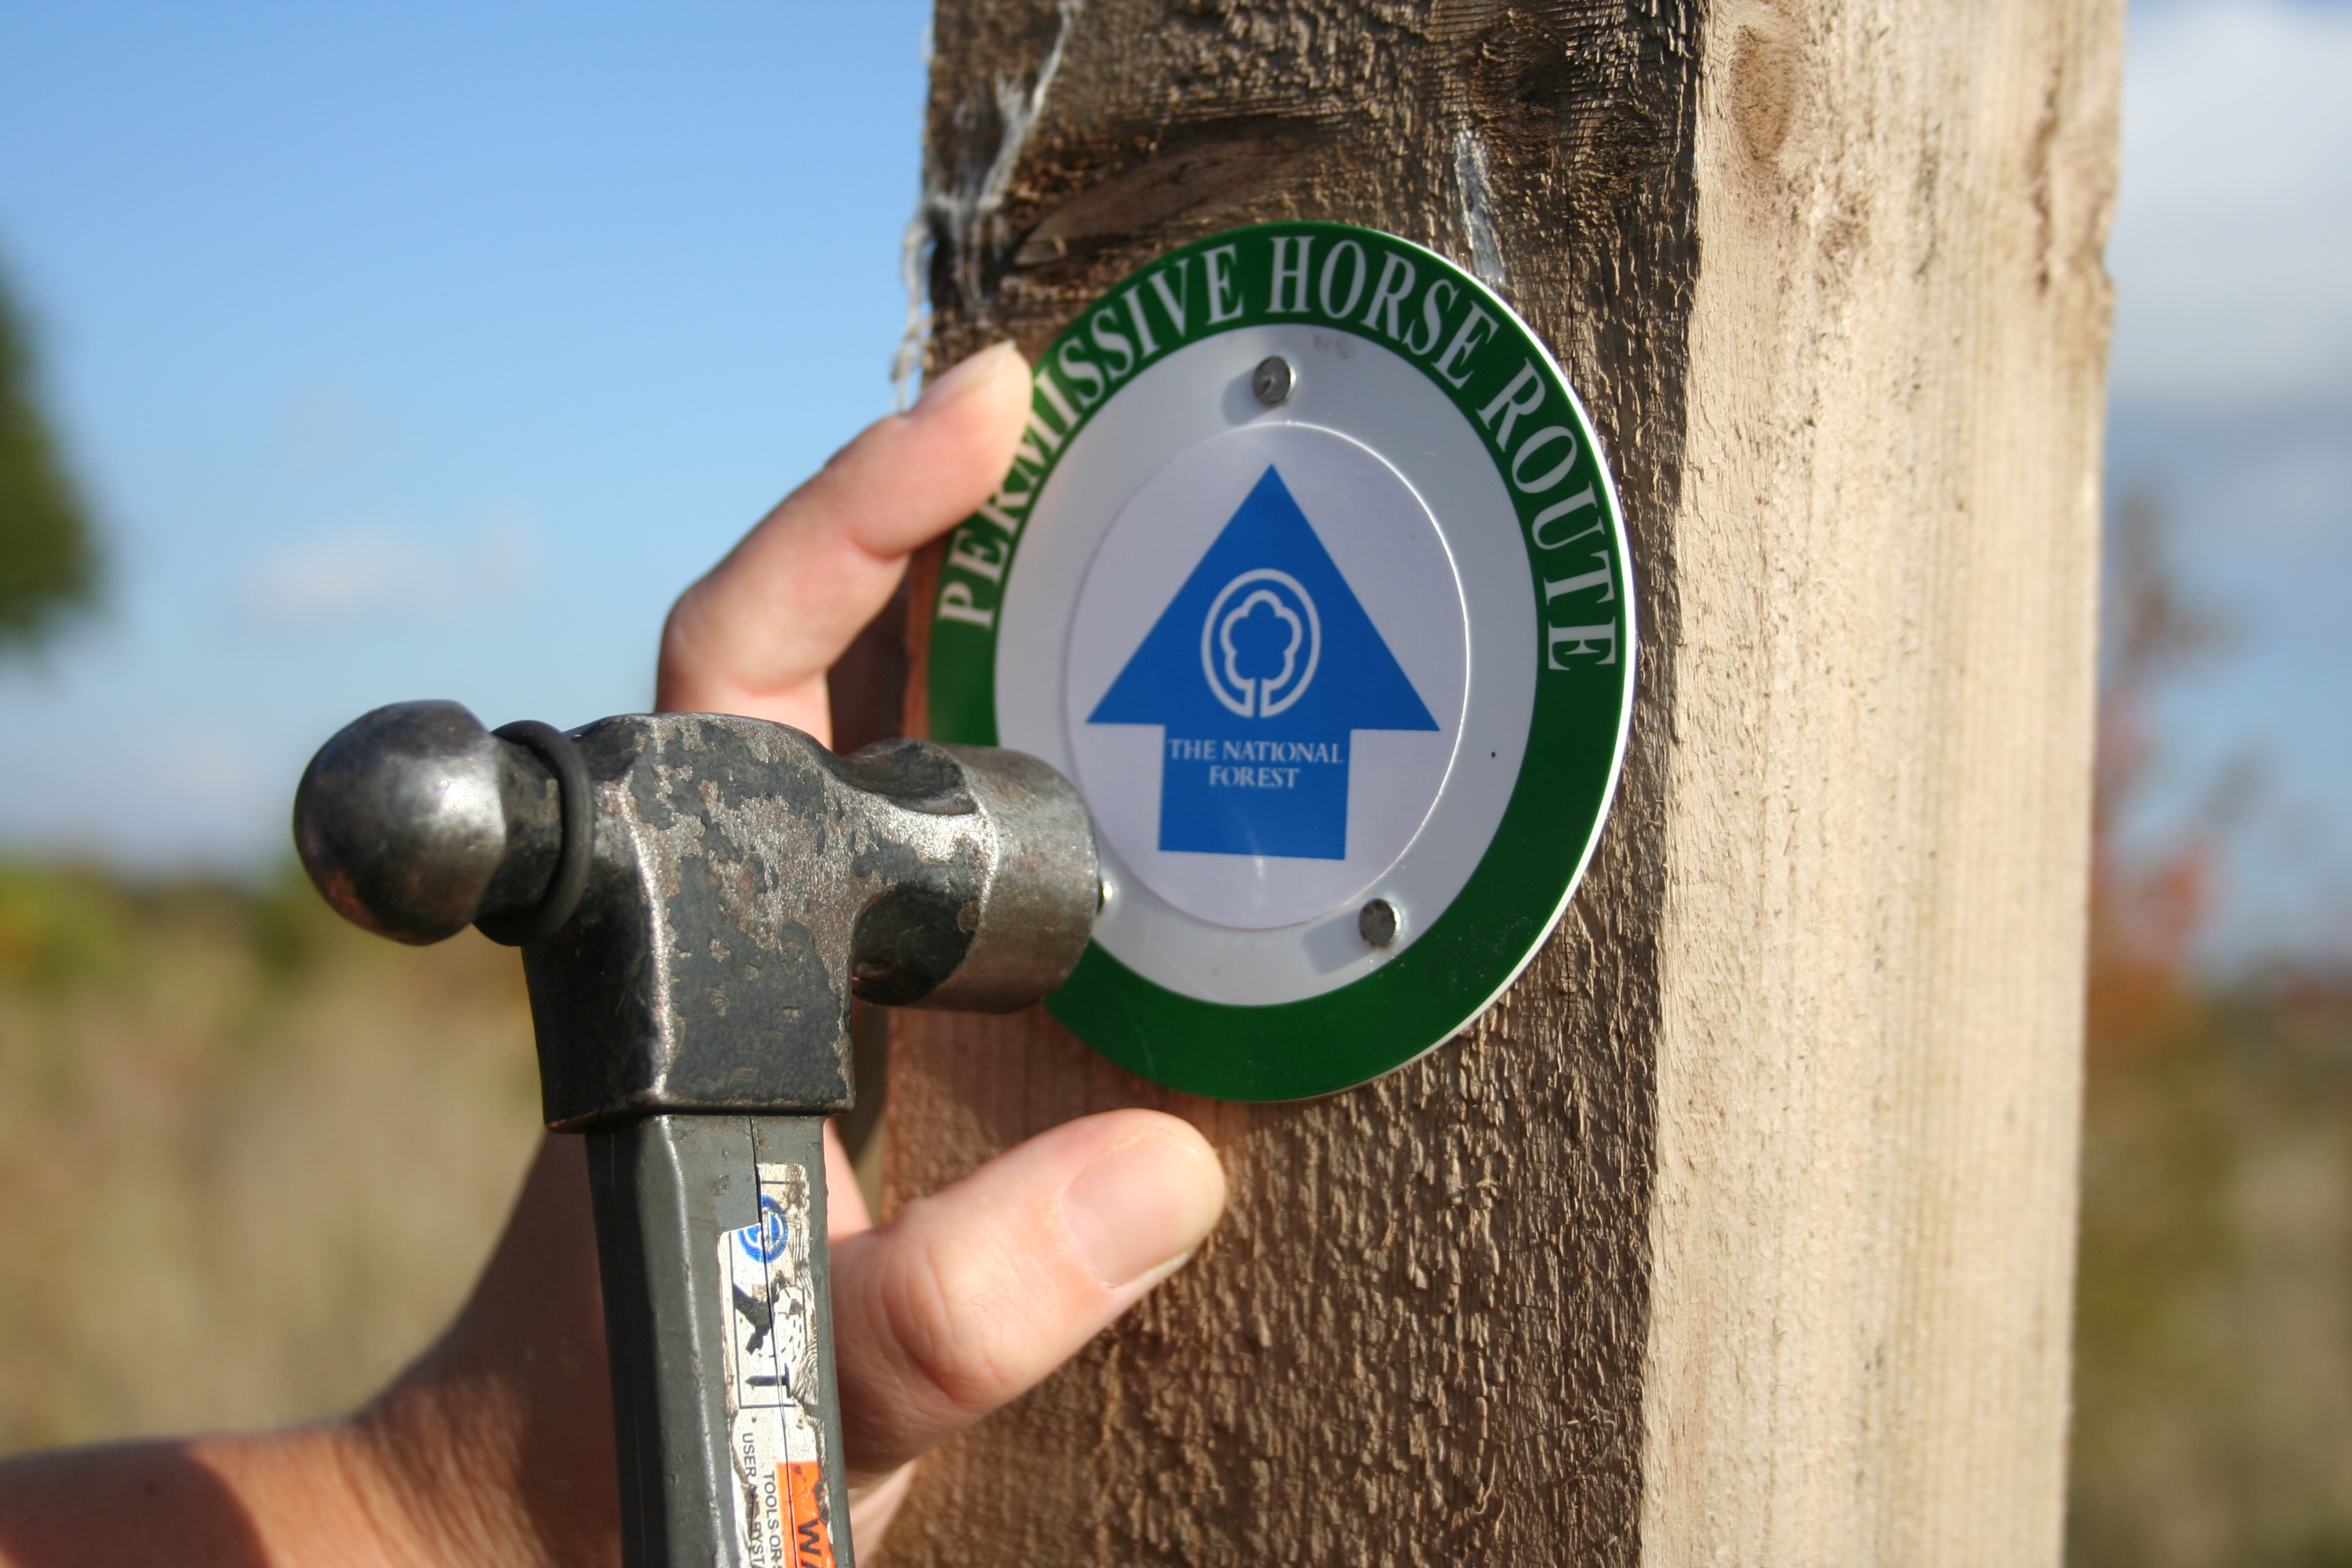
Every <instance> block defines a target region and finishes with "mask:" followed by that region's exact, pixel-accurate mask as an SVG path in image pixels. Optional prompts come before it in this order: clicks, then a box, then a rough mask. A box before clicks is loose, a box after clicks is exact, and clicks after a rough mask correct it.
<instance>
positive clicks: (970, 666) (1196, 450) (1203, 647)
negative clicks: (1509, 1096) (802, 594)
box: [929, 223, 1634, 1100]
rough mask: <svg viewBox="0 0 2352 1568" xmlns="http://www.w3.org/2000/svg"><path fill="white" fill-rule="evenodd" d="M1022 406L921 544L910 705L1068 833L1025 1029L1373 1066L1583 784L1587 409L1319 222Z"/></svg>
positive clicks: (1111, 295)
mask: <svg viewBox="0 0 2352 1568" xmlns="http://www.w3.org/2000/svg"><path fill="white" fill-rule="evenodd" d="M1030 409H1031V412H1030V422H1029V428H1028V431H1027V433H1026V435H1025V436H1024V438H1023V441H1022V444H1021V447H1020V448H1019V451H1018V453H1017V455H1016V456H1015V458H1014V460H1013V469H1012V471H1011V472H1010V473H1009V474H1008V475H1007V476H1006V477H1005V480H1004V483H1003V487H1002V488H1001V489H999V490H998V492H997V494H996V495H995V496H994V497H992V499H991V500H989V501H988V502H987V503H986V504H984V505H983V506H982V507H981V509H980V510H978V511H977V512H975V513H973V514H972V516H971V517H970V518H969V519H967V520H966V521H964V522H963V523H962V524H961V525H960V526H959V527H958V528H957V529H956V530H955V531H954V533H953V534H952V535H950V539H949V542H948V549H947V554H946V558H945V560H944V561H943V563H941V570H940V583H939V587H938V590H937V592H936V594H935V595H934V597H933V599H932V605H931V622H930V685H929V707H930V730H931V734H932V735H933V737H934V738H936V739H938V740H942V741H956V742H969V743H973V744H980V745H1000V746H1010V747H1013V748H1014V749H1016V750H1019V751H1024V752H1031V753H1033V754H1034V755H1036V756H1039V757H1042V758H1044V759H1045V761H1047V762H1049V763H1053V764H1054V765H1055V767H1057V768H1059V769H1060V770H1061V771H1062V772H1063V773H1066V774H1067V775H1068V776H1069V777H1071V778H1072V779H1074V780H1076V783H1077V784H1078V787H1079V789H1080V791H1081V792H1082V793H1083V794H1084V795H1085V796H1086V799H1087V806H1088V808H1089V809H1090V810H1091V811H1092V812H1093V813H1094V816H1095V821H1096V824H1097V829H1098V832H1099V838H1100V845H1101V849H1102V861H1103V874H1104V881H1105V887H1106V892H1107V897H1106V900H1105V903H1104V906H1103V911H1102V915H1101V917H1100V919H1099V920H1098V921H1097V923H1096V927H1095V933H1094V941H1093V942H1092V944H1091V945H1089V946H1088V948H1087V953H1086V956H1085V958H1084V959H1083V960H1081V961H1080V963H1079V964H1078V967H1077V971H1076V973H1074V974H1072V975H1071V977H1070V980H1069V982H1068V984H1066V985H1064V986H1063V987H1062V989H1061V990H1060V991H1058V992H1056V993H1055V995H1054V996H1053V998H1052V999H1051V1000H1050V1001H1049V1002H1048V1003H1047V1004H1046V1005H1048V1006H1049V1007H1050V1008H1052V1010H1053V1011H1054V1013H1055V1016H1058V1017H1059V1018H1061V1019H1062V1021H1063V1022H1064V1023H1066V1024H1067V1025H1068V1026H1070V1027H1071V1028H1072V1029H1074V1030H1076V1032H1077V1034H1078V1035H1079V1036H1080V1037H1082V1038H1084V1039H1085V1040H1086V1041H1087V1044H1088V1045H1090V1046H1092V1047H1095V1048H1096V1049H1097V1050H1098V1051H1100V1052H1102V1053H1103V1054H1104V1055H1105V1056H1107V1057H1108V1058H1111V1059H1112V1060H1114V1061H1116V1062H1118V1063H1119V1064H1121V1065H1122V1066H1124V1067H1126V1068H1129V1069H1131V1070H1133V1071H1135V1072H1137V1073H1139V1074H1141V1075H1142V1076H1144V1077H1146V1078H1149V1079H1153V1080H1154V1081H1156V1082H1159V1083H1162V1084H1166V1085H1168V1086H1169V1087H1171V1088H1173V1089H1183V1090H1185V1091H1187V1092H1190V1093H1193V1094H1202V1095H1212V1096H1215V1097H1218V1098H1222V1099H1227V1100H1292V1099H1298V1098H1302V1097H1305V1096H1308V1095H1316V1094H1326V1093H1329V1092H1331V1091H1332V1090H1335V1089H1345V1088H1348V1087H1349V1086H1350V1085H1353V1084H1358V1083H1361V1082H1363V1081H1365V1080H1366V1079H1371V1078H1376V1077H1378V1076H1379V1075H1381V1073H1383V1072H1387V1071H1389V1070H1391V1069H1392V1068H1399V1067H1402V1066H1403V1065H1404V1064H1405V1063H1407V1062H1409V1061H1412V1059H1413V1058H1416V1057H1419V1056H1420V1055H1422V1054H1423V1052H1425V1051H1427V1050H1429V1049H1430V1048H1431V1047H1433V1046H1435V1045H1437V1044H1439V1043H1441V1042H1442V1041H1444V1040H1445V1039H1446V1038H1447V1037H1450V1036H1452V1035H1454V1033H1455V1032H1456V1031H1458V1030H1459V1029H1461V1027H1462V1026H1464V1025H1465V1024H1466V1023H1468V1022H1469V1021H1470V1020H1472V1019H1473V1018H1475V1017H1476V1016H1478V1014H1479V1013H1480V1012H1481V1011H1482V1010H1483V1009H1484V1008H1485V1007H1486V1005H1488V1004H1489V1003H1491V1002H1492V1001H1493V1000H1494V999H1495V998H1496V996H1497V995H1498V994H1500V993H1501V992H1502V991H1503V989H1504V987H1506V986H1507V985H1508V984H1510V983H1511V981H1512V979H1513V978H1514V977H1515V976H1516V975H1517V973H1518V972H1519V971H1520V970H1521V969H1522V968H1524V967H1525V966H1526V964H1527V963H1528V959H1529V958H1530V957H1532V956H1533V955H1534V953H1535V951H1536V949H1537V948H1538V946H1539V945H1541V943H1542V942H1543V940H1544V938H1545V937H1546V936H1547V935H1549V932H1550V931H1551V929H1552V926H1553V925H1554V924H1555V923H1556V922H1557V921H1559V915H1560V911H1561V910H1563V909H1564V908H1565V907H1566V906H1567V902H1568V899H1569V895H1570V893H1571V892H1572V891H1573V890H1574V889H1575V887H1576V883H1577V880H1578V879H1579V878H1580V877H1581V876H1582V875H1583V871H1584V867H1585V865H1586V863H1587V862H1588V861H1589V860H1590V859H1591V855H1592V850H1593V847H1594V845H1595V844H1596V843H1597V842H1598V840H1599V837H1600V833H1601V821H1602V819H1603V817H1604V816H1606V815H1607V812H1608V807H1609V801H1610V797H1611V795H1612V793H1613V792H1614V790H1615V787H1616V782H1617V773H1618V769H1619V766H1620V763H1621V762H1622V758H1623V755H1624V746H1625V726H1626V721H1627V720H1628V718H1629V717H1630V715H1631V713H1632V711H1633V646H1634V644H1633V584H1632V579H1631V577H1630V575H1629V566H1628V563H1627V556H1626V550H1625V531H1624V523H1623V520H1622V515H1621V513H1620V511H1619V509H1618V504H1617V495H1616V490H1615V488H1614V487H1613V486H1612V483H1611V481H1610V477H1609V471H1608V468H1607V465H1606V463H1605V462H1604V461H1603V460H1602V458H1601V450H1600V447H1599V443H1598V442H1597V441H1596V440H1595V439H1594V437H1593V432H1592V426H1591V421H1590V420H1589V419H1588V418H1587V417H1586V416H1585V413H1584V409H1583V406H1582V405H1580V403H1579V402H1578V401H1577V398H1576V395H1575V394H1574V393H1573V392H1571V391H1570V389H1569V386H1568V384H1567V382H1566V381H1565V380H1563V379H1562V378H1561V375H1560V373H1559V366H1557V365H1556V364H1554V363H1552V359H1551V356H1550V355H1549V353H1546V352H1545V350H1544V347H1543V345H1542V344H1541V343H1540V342H1538V341H1537V340H1536V338H1535V336H1534V334H1533V333H1532V332H1531V331H1529V330H1528V327H1527V325H1526V323H1525V322H1523V321H1520V320H1519V319H1518V317H1517V315H1515V314H1514V313H1513V312H1512V311H1511V310H1510V308H1509V307H1508V306H1507V305H1505V304H1503V302H1502V301H1501V300H1497V299H1496V297H1495V296H1494V295H1493V294H1492V293H1490V292H1489V291H1488V290H1487V289H1486V288H1485V287H1484V286H1483V285H1481V284H1480V283H1478V282H1477V281H1476V280H1475V279H1473V278H1471V277H1470V276H1469V275H1468V274H1466V273H1465V272H1463V271H1462V270H1461V269H1460V268H1456V267H1454V265H1453V264H1452V263H1451V262H1449V261H1447V260H1445V259H1444V258H1443V257H1440V256H1438V255H1436V254H1434V253H1433V252H1431V251H1428V250H1424V249H1423V248H1422V247H1419V246H1416V245H1412V244H1410V243H1408V242H1407V241H1404V240H1402V239H1398V238H1396V237H1392V236H1390V235H1385V234H1380V233H1376V232H1374V231H1372V230H1370V229H1362V228H1352V227H1349V226H1343V225H1338V224H1317V223H1286V224H1268V225H1264V226H1258V227H1254V228H1242V229H1234V230H1230V231H1228V232H1226V233H1223V234H1218V235H1213V236H1211V237H1208V238H1206V239H1202V240H1199V241H1196V242H1195V243H1193V244H1192V245H1188V246H1185V247H1182V248H1181V249H1179V250H1175V251H1172V252H1171V253H1170V254H1168V255H1167V256H1165V257H1162V258H1160V259H1159V260H1157V261H1154V262H1152V263H1151V264H1150V266H1148V267H1145V268H1142V269H1141V270H1140V271H1139V272H1137V273H1136V274H1134V275H1133V276H1132V277H1130V278H1129V279H1126V280H1125V281H1124V282H1122V283H1120V284H1118V286H1117V287H1116V288H1114V289H1111V290H1110V292H1108V294H1105V295H1104V296H1103V297H1102V298H1101V299H1100V300H1097V302H1096V303H1095V304H1093V305H1091V306H1089V307H1088V308H1087V310H1085V311H1084V312H1082V313H1081V314H1080V315H1079V317H1078V318H1077V319H1076V321H1073V322H1072V323H1071V324H1070V325H1069V326H1068V327H1067V328H1066V330H1065V331H1063V332H1062V334H1061V336H1059V337H1058V338H1056V339H1055V341H1054V343H1053V346H1052V347H1051V348H1050V349H1049V350H1048V351H1047V352H1046V354H1045V359H1044V360H1043V361H1042V362H1041V363H1040V365H1039V367H1038V371H1037V374H1036V379H1035V381H1034V395H1033V396H1032V399H1031V405H1030Z"/></svg>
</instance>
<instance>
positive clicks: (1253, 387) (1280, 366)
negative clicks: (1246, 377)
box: [1250, 354, 1297, 408]
mask: <svg viewBox="0 0 2352 1568" xmlns="http://www.w3.org/2000/svg"><path fill="white" fill-rule="evenodd" d="M1296 384H1297V376H1296V375H1295V374H1293V373H1292V371H1291V368H1290V362H1289V361H1288V360H1286V359H1285V358H1283V357H1282V356H1281V355H1280V354H1268V355H1266V356H1265V358H1264V359H1262V360H1260V361H1258V362H1257V368H1256V369H1255V370H1254V371H1252V372H1250V391H1251V392H1252V393H1254V394H1255V395H1256V396H1257V400H1258V401H1259V402H1260V403H1263V404H1265V405H1266V406H1267V407H1268V408H1273V407H1276V406H1277V405H1281V404H1285V403H1287V402H1289V401H1290V393H1291V388H1292V387H1293V386H1294V385H1296Z"/></svg>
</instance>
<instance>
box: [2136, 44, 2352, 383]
mask: <svg viewBox="0 0 2352 1568" xmlns="http://www.w3.org/2000/svg"><path fill="white" fill-rule="evenodd" d="M2107 262H2108V267H2109V269H2110V270H2111V271H2112V272H2113V273H2114V275H2115V279H2116V296H2117V299H2116V339H2115V361H2114V384H2115V389H2116V393H2117V395H2119V396H2123V397H2126V398H2145V399H2147V400H2150V401H2157V402H2164V403H2170V404H2176V405H2204V406H2215V405H2227V404H2244V403H2252V402H2263V401H2269V400H2273V399H2283V398H2291V397H2296V396H2304V395H2310V394H2312V393H2315V392H2317V391H2321V390H2324V389H2330V388H2336V389H2340V388H2343V387H2346V386H2352V7H2343V6H2328V7H2325V8H2321V7H2316V6H2313V5H2291V4H2286V3H2284V0H2178V3H2174V4H2166V5H2146V4H2143V5H2138V6H2136V7H2135V8H2134V10H2133V13H2132V17H2131V37H2130V42H2129V47H2128V54H2127V58H2126V75H2125V79H2124V165H2123V192H2122V197H2121V200H2120V203H2119V205H2118V207H2117V210H2116V226H2115V233H2114V236H2113V239H2112V242H2111V243H2110V245H2109V247H2108V252H2107Z"/></svg>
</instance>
